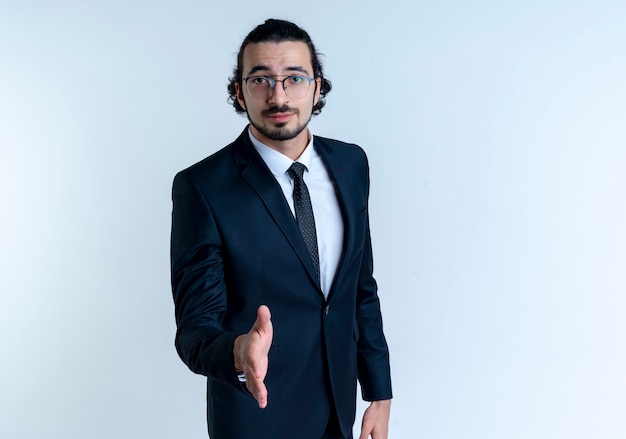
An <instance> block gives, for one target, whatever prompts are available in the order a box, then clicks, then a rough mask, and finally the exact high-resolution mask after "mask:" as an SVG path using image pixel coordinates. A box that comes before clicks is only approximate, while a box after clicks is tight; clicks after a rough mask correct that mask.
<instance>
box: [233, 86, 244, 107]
mask: <svg viewBox="0 0 626 439" xmlns="http://www.w3.org/2000/svg"><path fill="white" fill-rule="evenodd" d="M235 93H237V102H239V105H241V108H243V109H244V110H245V109H246V101H245V100H244V98H243V90H242V88H241V83H240V82H235Z"/></svg>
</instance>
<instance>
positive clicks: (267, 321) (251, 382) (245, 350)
mask: <svg viewBox="0 0 626 439" xmlns="http://www.w3.org/2000/svg"><path fill="white" fill-rule="evenodd" d="M271 318H272V315H271V314H270V309H269V308H268V307H267V306H265V305H261V306H260V307H259V309H258V310H257V318H256V322H254V325H253V326H252V329H250V332H248V333H247V334H243V335H240V336H239V337H237V338H236V339H235V345H234V347H233V354H234V356H235V369H236V370H238V371H242V372H243V374H244V375H245V377H246V387H247V388H248V390H249V391H250V393H252V396H254V398H255V399H256V400H257V402H258V403H259V408H262V409H264V408H265V407H267V388H266V387H265V383H264V382H263V381H264V380H265V375H267V365H268V362H269V361H268V353H269V351H270V346H271V345H272V337H273V334H274V329H273V327H272V320H271Z"/></svg>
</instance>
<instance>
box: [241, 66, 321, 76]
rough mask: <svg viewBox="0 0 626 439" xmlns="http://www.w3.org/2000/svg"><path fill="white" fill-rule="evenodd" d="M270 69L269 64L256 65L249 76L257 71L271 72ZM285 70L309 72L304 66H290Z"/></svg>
mask: <svg viewBox="0 0 626 439" xmlns="http://www.w3.org/2000/svg"><path fill="white" fill-rule="evenodd" d="M270 70H271V69H270V68H269V67H268V66H264V65H258V66H254V67H252V68H251V69H250V71H249V72H248V76H250V75H253V74H255V73H257V72H263V71H268V72H269V71H270ZM285 70H286V71H288V72H300V73H306V74H307V75H308V74H309V72H308V70H307V69H305V68H304V67H302V66H290V67H286V68H285Z"/></svg>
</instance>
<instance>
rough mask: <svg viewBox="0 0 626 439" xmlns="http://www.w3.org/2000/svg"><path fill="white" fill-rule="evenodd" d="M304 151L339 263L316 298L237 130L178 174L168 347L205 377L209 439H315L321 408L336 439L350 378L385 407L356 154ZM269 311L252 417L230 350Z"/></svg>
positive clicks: (332, 145) (279, 197)
mask: <svg viewBox="0 0 626 439" xmlns="http://www.w3.org/2000/svg"><path fill="white" fill-rule="evenodd" d="M314 139H315V140H314V147H315V149H316V150H317V151H318V153H319V154H320V155H321V157H322V159H323V161H324V163H325V164H326V166H327V168H328V171H329V173H330V176H331V178H332V180H333V182H334V184H335V187H336V192H337V196H338V199H339V203H340V206H341V212H342V216H343V220H344V224H345V238H344V243H343V254H342V258H341V262H340V266H339V268H338V271H337V274H336V276H335V279H334V282H333V284H332V287H331V290H330V291H329V294H328V299H325V297H324V295H323V294H322V291H321V290H320V287H319V285H318V282H317V280H316V276H315V272H314V269H313V265H312V263H311V259H310V256H309V254H308V252H307V249H306V246H305V244H304V241H303V239H302V236H301V234H300V231H299V229H298V226H297V223H296V221H295V219H294V217H293V215H292V213H291V210H290V209H289V206H288V204H287V201H286V200H285V197H284V195H283V192H282V191H281V188H280V186H279V185H278V183H277V182H276V180H275V179H274V177H273V175H272V174H271V172H270V171H269V169H268V168H267V166H266V165H265V162H264V161H263V159H261V157H260V156H259V155H258V153H257V152H256V150H255V149H254V147H253V145H252V142H251V141H250V139H249V137H248V132H247V129H246V130H244V132H243V133H242V134H241V135H240V136H239V138H238V139H237V140H236V141H234V142H233V143H231V144H230V145H228V146H226V147H225V148H223V149H222V150H220V151H218V152H217V153H215V154H214V155H212V156H210V157H208V158H206V159H205V160H203V161H201V162H199V163H197V164H195V165H193V166H191V167H190V168H188V169H186V170H184V171H181V172H180V173H178V174H177V175H176V177H175V179H174V185H173V195H172V198H173V213H172V236H171V268H172V289H173V294H174V302H175V309H176V323H177V327H178V330H177V334H176V348H177V350H178V353H179V355H180V357H181V358H182V360H183V361H184V362H185V363H186V364H187V365H188V366H189V368H190V369H191V370H192V371H194V372H196V373H199V374H202V375H206V376H207V377H208V380H207V386H208V391H207V407H208V409H207V410H208V423H209V433H210V435H211V437H212V438H214V439H242V438H255V439H263V438H267V439H282V438H290V439H291V438H297V439H308V438H311V439H319V437H320V435H321V433H322V431H323V429H324V427H325V425H326V421H327V419H328V416H329V413H330V410H331V408H332V407H333V406H334V407H336V410H337V415H338V419H339V422H340V425H341V429H342V431H343V432H344V433H345V434H346V435H347V434H348V433H349V432H350V431H351V429H352V424H353V423H354V417H355V405H356V382H357V377H358V379H359V381H360V383H361V389H362V394H363V397H364V399H366V400H369V401H373V400H381V399H388V398H391V380H390V371H389V354H388V349H387V343H386V341H385V337H384V335H383V329H382V320H381V314H380V306H379V300H378V295H377V287H376V282H375V280H374V278H373V276H372V270H373V269H372V251H371V243H370V233H369V224H368V211H367V202H368V191H369V175H368V166H367V159H366V157H365V153H364V152H363V151H362V150H361V149H360V148H359V147H358V146H356V145H350V144H346V143H342V142H338V141H335V140H330V139H325V138H322V137H315V138H314ZM261 304H266V305H268V306H269V308H270V310H271V313H272V323H273V327H274V338H273V342H272V347H271V349H270V354H269V370H268V374H267V377H266V380H265V383H266V386H267V388H268V406H267V408H265V409H263V410H261V409H259V408H258V405H257V403H256V401H255V400H254V399H253V398H252V396H251V395H250V393H249V392H248V391H247V389H246V388H245V385H244V384H242V383H240V382H239V380H238V379H237V375H236V373H235V370H234V367H233V354H232V350H233V342H234V339H235V338H236V337H237V336H238V335H239V334H243V333H246V332H248V331H249V330H250V328H251V326H252V324H253V323H254V321H255V319H256V312H257V308H258V307H259V305H261Z"/></svg>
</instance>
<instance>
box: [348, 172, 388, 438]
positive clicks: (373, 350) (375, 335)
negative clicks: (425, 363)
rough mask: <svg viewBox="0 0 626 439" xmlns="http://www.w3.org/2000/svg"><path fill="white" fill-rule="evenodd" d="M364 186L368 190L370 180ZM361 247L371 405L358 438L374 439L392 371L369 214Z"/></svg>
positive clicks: (364, 379) (361, 305)
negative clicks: (374, 264)
mask: <svg viewBox="0 0 626 439" xmlns="http://www.w3.org/2000/svg"><path fill="white" fill-rule="evenodd" d="M368 174H369V172H368ZM368 180H369V178H368ZM367 185H368V191H369V181H367ZM363 244H364V245H363V259H362V261H361V270H360V272H359V281H358V290H357V310H356V312H357V326H358V329H359V339H358V342H357V367H358V375H359V382H360V384H361V394H362V396H363V399H364V400H366V401H371V402H372V403H371V405H370V406H369V407H368V409H367V410H366V412H365V414H364V416H363V423H362V433H361V437H360V439H365V438H367V437H369V436H370V435H371V437H372V438H373V439H387V430H388V424H389V411H390V406H391V398H392V390H391V371H390V365H389V349H388V346H387V341H386V340H385V335H384V332H383V323H382V315H381V311H380V301H379V298H378V292H377V290H378V287H377V285H376V281H375V279H374V276H373V272H374V266H373V257H372V243H371V237H370V229H369V214H367V217H366V223H365V239H364V243H363Z"/></svg>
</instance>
